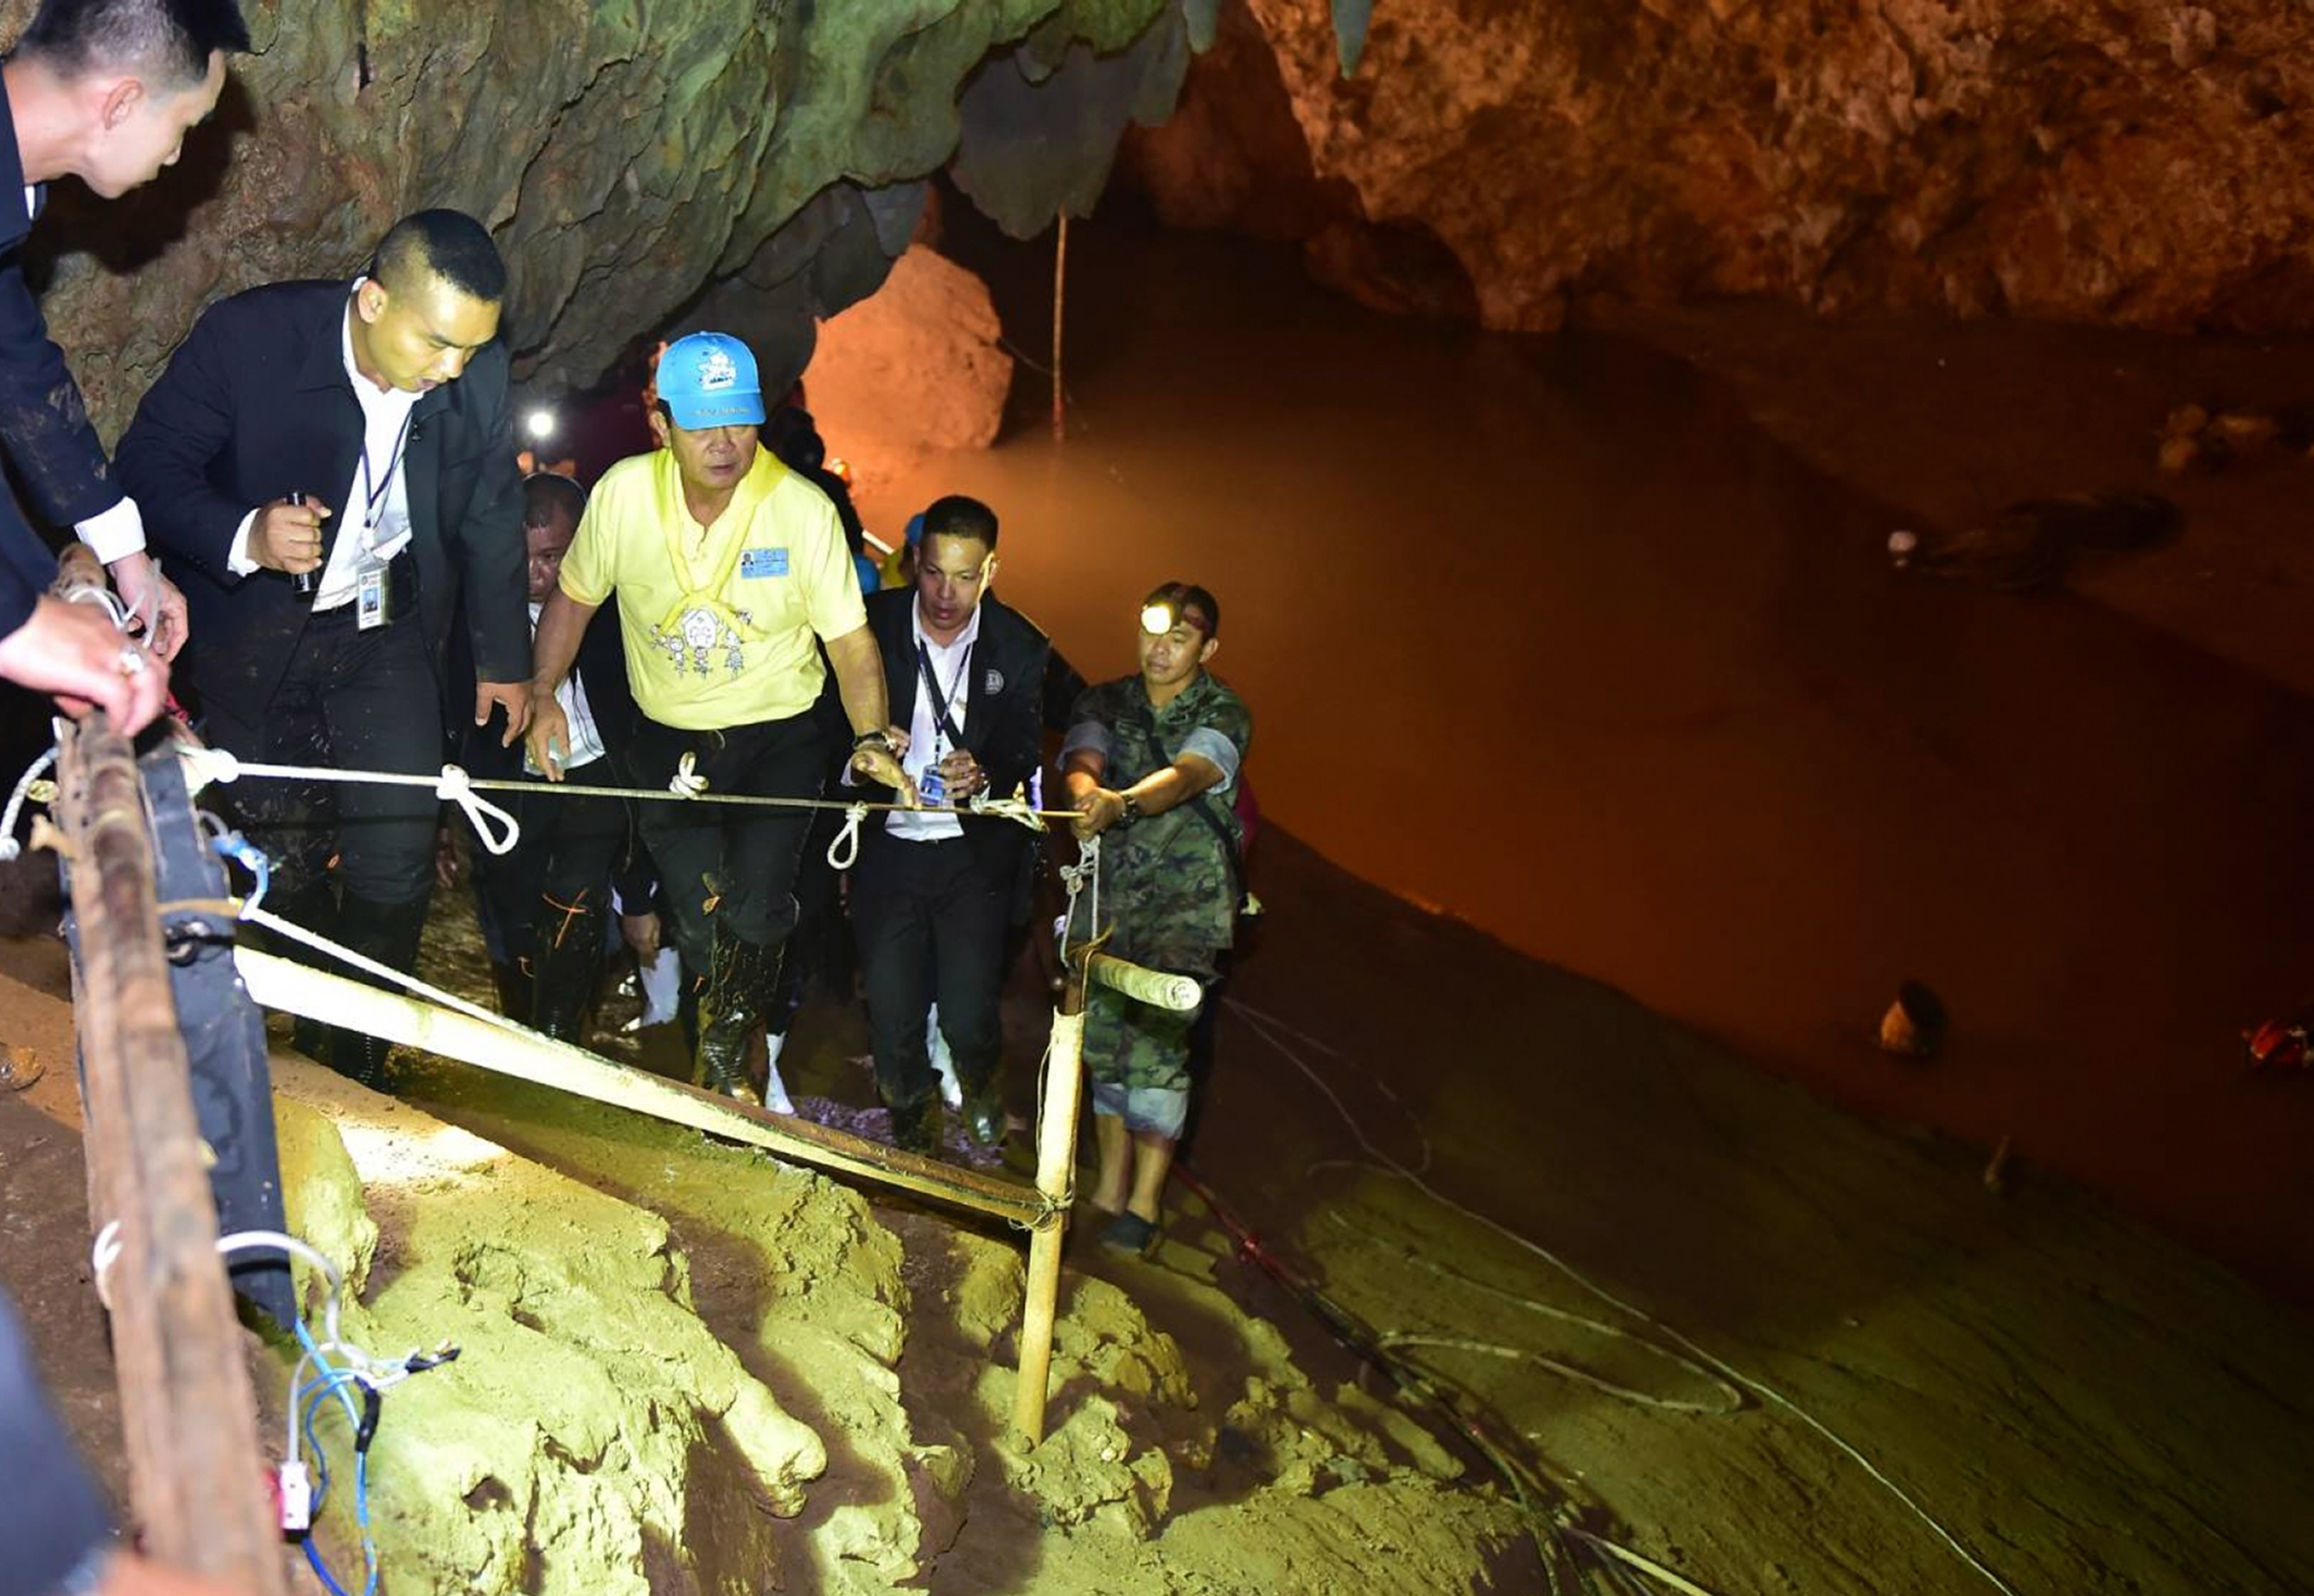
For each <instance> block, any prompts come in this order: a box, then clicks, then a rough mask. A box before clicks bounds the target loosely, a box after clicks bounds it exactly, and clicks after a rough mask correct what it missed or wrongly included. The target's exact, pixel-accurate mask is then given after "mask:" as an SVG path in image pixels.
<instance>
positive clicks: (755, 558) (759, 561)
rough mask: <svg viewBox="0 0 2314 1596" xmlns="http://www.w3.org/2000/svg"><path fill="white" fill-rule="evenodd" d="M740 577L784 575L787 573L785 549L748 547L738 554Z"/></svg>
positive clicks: (786, 553)
mask: <svg viewBox="0 0 2314 1596" xmlns="http://www.w3.org/2000/svg"><path fill="white" fill-rule="evenodd" d="M739 574H740V576H742V577H784V576H786V575H787V574H788V551H786V550H785V549H749V550H748V551H746V552H745V553H743V554H741V555H740V556H739Z"/></svg>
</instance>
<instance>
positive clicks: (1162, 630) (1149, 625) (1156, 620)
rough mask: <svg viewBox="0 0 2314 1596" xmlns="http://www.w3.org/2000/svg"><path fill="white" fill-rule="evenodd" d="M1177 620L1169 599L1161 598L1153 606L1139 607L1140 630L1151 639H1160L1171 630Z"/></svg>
mask: <svg viewBox="0 0 2314 1596" xmlns="http://www.w3.org/2000/svg"><path fill="white" fill-rule="evenodd" d="M1177 618H1178V616H1177V613H1176V612H1175V610H1174V608H1173V603H1172V601H1171V600H1170V599H1163V598H1161V599H1159V600H1158V601H1157V602H1156V603H1154V604H1144V605H1142V606H1141V630H1144V631H1145V632H1147V633H1148V634H1149V635H1150V636H1151V637H1153V638H1161V637H1163V636H1164V635H1165V634H1166V633H1167V632H1169V631H1170V630H1173V623H1174V622H1175V620H1176V619H1177Z"/></svg>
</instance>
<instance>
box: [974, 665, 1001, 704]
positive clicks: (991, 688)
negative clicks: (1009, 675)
mask: <svg viewBox="0 0 2314 1596" xmlns="http://www.w3.org/2000/svg"><path fill="white" fill-rule="evenodd" d="M980 690H981V692H985V693H986V694H987V695H988V696H989V697H991V698H994V697H995V696H996V695H997V694H998V693H1000V692H1003V691H1004V673H1003V672H1002V671H1000V670H998V669H997V668H996V667H995V666H993V665H992V666H989V667H988V674H987V675H985V676H983V677H981V678H980Z"/></svg>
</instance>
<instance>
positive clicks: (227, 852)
mask: <svg viewBox="0 0 2314 1596" xmlns="http://www.w3.org/2000/svg"><path fill="white" fill-rule="evenodd" d="M209 847H210V849H211V850H212V851H214V852H215V853H216V856H217V857H218V858H219V859H229V860H233V861H234V863H236V864H238V865H239V866H241V868H242V869H244V870H247V871H248V872H249V873H250V874H251V875H252V876H253V877H256V878H257V885H256V886H255V887H254V888H252V890H251V892H250V895H248V896H247V897H245V898H243V900H242V903H241V912H242V913H243V914H244V915H246V914H247V913H249V912H250V911H251V910H252V909H254V908H256V907H257V906H258V905H259V904H262V903H264V902H265V889H266V888H267V887H268V886H270V885H271V884H272V880H273V865H272V861H271V860H268V859H267V858H266V857H265V854H264V853H263V851H261V850H260V849H259V848H258V846H257V844H255V843H254V842H251V841H250V840H249V839H248V838H246V837H244V836H243V835H242V834H241V833H239V832H224V833H219V834H217V835H216V836H213V837H211V838H210V839H209ZM307 1350H309V1351H310V1350H311V1347H310V1346H309V1347H308V1349H307Z"/></svg>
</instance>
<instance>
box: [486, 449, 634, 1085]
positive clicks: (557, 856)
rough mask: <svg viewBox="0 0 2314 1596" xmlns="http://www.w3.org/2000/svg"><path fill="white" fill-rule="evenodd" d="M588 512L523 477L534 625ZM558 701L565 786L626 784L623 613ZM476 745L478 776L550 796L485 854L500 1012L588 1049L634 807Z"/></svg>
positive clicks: (554, 476)
mask: <svg viewBox="0 0 2314 1596" xmlns="http://www.w3.org/2000/svg"><path fill="white" fill-rule="evenodd" d="M586 509H587V490H586V489H584V488H581V487H580V486H579V484H578V482H577V481H574V480H573V479H571V478H570V477H566V476H563V475H561V474H560V473H558V472H534V473H532V474H531V475H530V476H528V477H526V478H525V479H524V480H523V513H522V530H523V537H524V540H525V542H526V543H527V545H528V548H529V554H530V570H529V578H530V581H529V586H530V620H531V625H532V626H533V627H534V628H535V627H536V626H537V624H538V617H539V613H540V611H541V610H542V609H543V607H544V605H545V603H546V600H547V597H548V595H551V594H552V593H553V592H554V590H555V584H556V582H557V581H558V579H559V578H561V574H562V557H563V555H565V554H566V553H568V552H570V540H571V539H572V538H573V537H575V536H577V535H578V532H579V517H580V516H583V515H584V514H585V513H586ZM554 697H555V703H556V706H557V708H559V709H560V710H561V711H562V719H563V727H564V730H563V733H562V736H565V737H567V739H568V744H569V745H568V746H567V747H564V748H562V750H561V754H562V759H561V766H562V779H563V780H566V781H570V782H575V783H577V784H578V785H579V786H582V787H620V786H624V785H625V784H626V782H625V778H624V776H623V768H624V767H623V762H622V761H621V760H620V759H619V758H618V756H617V754H618V751H619V750H621V749H623V747H624V746H625V742H626V739H627V737H628V736H631V735H632V732H633V729H634V715H635V707H634V704H635V701H634V697H633V694H632V693H631V692H629V690H628V687H627V663H626V659H625V657H624V654H623V650H622V645H621V641H620V635H619V627H618V622H617V617H616V616H615V615H614V616H613V617H612V618H611V619H610V620H609V621H606V622H602V623H600V624H598V625H596V626H593V627H590V628H588V629H587V638H586V640H585V641H584V642H583V643H582V644H580V646H579V664H578V666H577V668H576V669H574V670H572V671H571V673H570V675H568V676H566V677H564V678H563V681H562V684H561V686H560V687H558V688H557V689H556V690H555V694H554ZM474 742H475V744H477V746H475V747H473V749H472V750H471V751H470V753H469V754H468V758H467V768H468V769H469V770H471V771H472V772H473V773H474V774H475V775H477V776H481V775H485V774H488V775H493V776H505V777H516V776H521V777H526V778H527V779H529V780H534V781H536V782H537V783H538V784H539V788H540V790H539V792H538V793H537V795H536V796H535V797H534V796H532V795H530V794H527V793H522V794H517V795H514V796H513V797H512V798H510V799H506V800H503V801H505V803H506V807H507V810H508V813H509V814H511V815H512V816H514V817H515V820H516V822H517V824H519V825H520V827H521V835H520V836H519V837H518V838H517V841H516V842H515V845H514V847H513V848H512V849H511V850H509V851H508V852H506V853H504V854H499V855H493V854H490V853H486V852H483V851H479V850H478V851H476V853H475V856H474V877H475V886H476V889H477V890H478V892H479V893H480V894H481V902H482V908H483V913H484V915H485V928H484V929H485V930H487V931H488V932H489V933H490V939H491V941H492V949H491V952H492V957H493V962H494V963H495V964H496V965H497V966H498V971H497V974H498V984H499V1008H500V1010H502V1011H503V1012H504V1013H505V1014H506V1015H507V1016H508V1018H512V1019H518V1020H523V1021H526V1022H527V1023H528V1024H529V1025H531V1026H532V1027H534V1028H535V1029H537V1030H540V1031H543V1032H544V1033H545V1034H546V1035H547V1036H553V1037H557V1038H559V1039H561V1040H563V1041H569V1042H575V1041H579V1040H580V1039H581V1037H580V1030H581V1027H582V1026H583V1023H584V1020H585V1018H586V1013H587V1004H588V1001H589V999H590V998H591V997H592V996H593V994H594V990H595V979H596V974H598V973H599V971H600V969H601V966H602V963H603V948H604V942H605V936H606V934H607V929H608V928H607V924H606V921H605V916H606V914H607V913H608V912H609V907H610V887H611V876H612V872H613V871H614V869H616V868H617V867H618V866H619V865H620V863H621V862H622V861H623V860H626V859H627V858H628V856H629V854H630V852H631V816H630V813H629V810H628V807H627V804H626V801H625V800H624V799H623V798H598V797H589V796H587V795H584V794H572V793H563V792H556V791H552V790H550V789H549V788H548V783H547V780H546V773H545V772H543V771H542V770H540V769H539V767H538V766H537V765H536V764H535V763H533V762H532V761H531V760H530V759H529V758H528V757H527V754H522V755H521V756H520V757H517V751H516V750H512V749H507V748H503V747H501V746H499V739H498V738H497V737H496V736H492V735H490V732H489V731H488V730H487V729H485V730H483V731H482V732H480V733H477V734H476V736H475V738H474ZM648 885H649V884H648V881H647V880H642V879H638V880H637V881H636V882H635V883H634V886H635V888H636V891H635V895H636V896H638V897H640V898H644V899H648V897H649V892H648Z"/></svg>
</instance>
